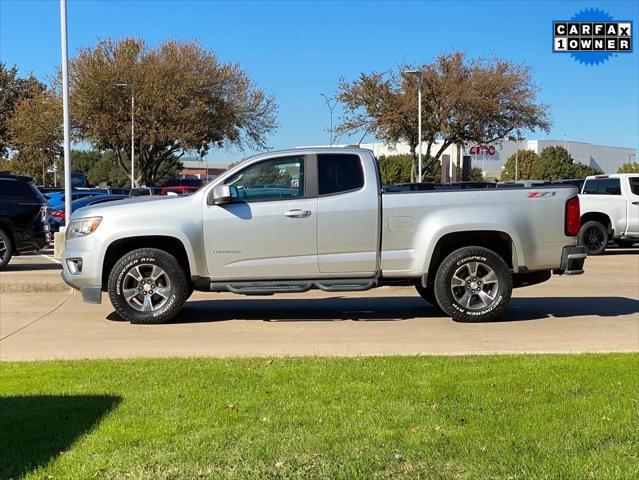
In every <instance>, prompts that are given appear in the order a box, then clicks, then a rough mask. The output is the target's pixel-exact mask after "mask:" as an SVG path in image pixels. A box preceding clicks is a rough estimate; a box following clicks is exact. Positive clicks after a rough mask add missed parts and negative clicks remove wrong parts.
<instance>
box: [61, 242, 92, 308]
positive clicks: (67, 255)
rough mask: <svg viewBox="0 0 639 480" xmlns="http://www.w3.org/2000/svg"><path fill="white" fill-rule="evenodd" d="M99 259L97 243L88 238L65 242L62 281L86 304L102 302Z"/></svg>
mask: <svg viewBox="0 0 639 480" xmlns="http://www.w3.org/2000/svg"><path fill="white" fill-rule="evenodd" d="M101 258H102V257H101V254H100V248H99V241H97V239H95V238H90V236H88V237H84V238H78V239H74V240H71V241H67V243H66V248H65V249H64V253H63V254H62V274H61V275H62V280H64V282H65V283H66V284H67V285H69V286H70V287H73V288H75V289H76V290H79V291H80V293H81V294H82V300H84V301H85V302H87V303H101V302H102V261H101Z"/></svg>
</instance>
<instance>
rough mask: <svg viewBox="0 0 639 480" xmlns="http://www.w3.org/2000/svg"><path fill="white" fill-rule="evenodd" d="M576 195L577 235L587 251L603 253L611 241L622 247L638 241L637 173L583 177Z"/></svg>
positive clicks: (592, 253) (638, 201) (638, 195)
mask: <svg viewBox="0 0 639 480" xmlns="http://www.w3.org/2000/svg"><path fill="white" fill-rule="evenodd" d="M579 199H580V201H581V205H582V209H581V231H580V233H579V239H580V241H581V243H582V244H583V245H585V246H586V249H587V250H588V255H599V254H601V253H603V252H604V251H605V250H606V248H607V247H608V245H609V243H610V242H611V241H614V242H615V243H617V244H618V245H621V246H624V247H629V246H632V245H633V244H634V243H637V242H639V174H637V173H618V174H614V175H594V176H590V177H586V182H585V183H584V186H583V189H582V191H581V195H580V196H579Z"/></svg>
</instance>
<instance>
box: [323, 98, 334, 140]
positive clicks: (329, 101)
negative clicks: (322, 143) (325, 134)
mask: <svg viewBox="0 0 639 480" xmlns="http://www.w3.org/2000/svg"><path fill="white" fill-rule="evenodd" d="M320 95H321V96H322V97H324V101H325V102H326V106H327V107H328V111H329V112H330V113H331V128H330V129H329V132H330V135H331V139H330V144H331V147H332V146H333V110H335V105H337V99H335V98H330V99H329V98H328V97H327V96H326V95H325V94H324V93H320ZM331 101H332V102H333V103H331Z"/></svg>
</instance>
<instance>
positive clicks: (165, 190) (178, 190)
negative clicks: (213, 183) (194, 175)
mask: <svg viewBox="0 0 639 480" xmlns="http://www.w3.org/2000/svg"><path fill="white" fill-rule="evenodd" d="M197 189H198V187H193V186H187V185H177V186H175V187H162V191H161V192H160V195H168V194H169V193H173V194H175V195H189V194H191V193H193V192H195V191H196V190H197Z"/></svg>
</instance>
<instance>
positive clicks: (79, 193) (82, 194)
mask: <svg viewBox="0 0 639 480" xmlns="http://www.w3.org/2000/svg"><path fill="white" fill-rule="evenodd" d="M96 195H107V193H106V192H104V191H101V190H72V192H71V201H74V200H78V199H80V198H87V197H94V196H96ZM45 198H46V199H47V202H48V204H49V207H51V208H52V209H54V210H60V209H62V208H64V198H65V195H64V191H62V192H52V193H47V194H46V195H45Z"/></svg>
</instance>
